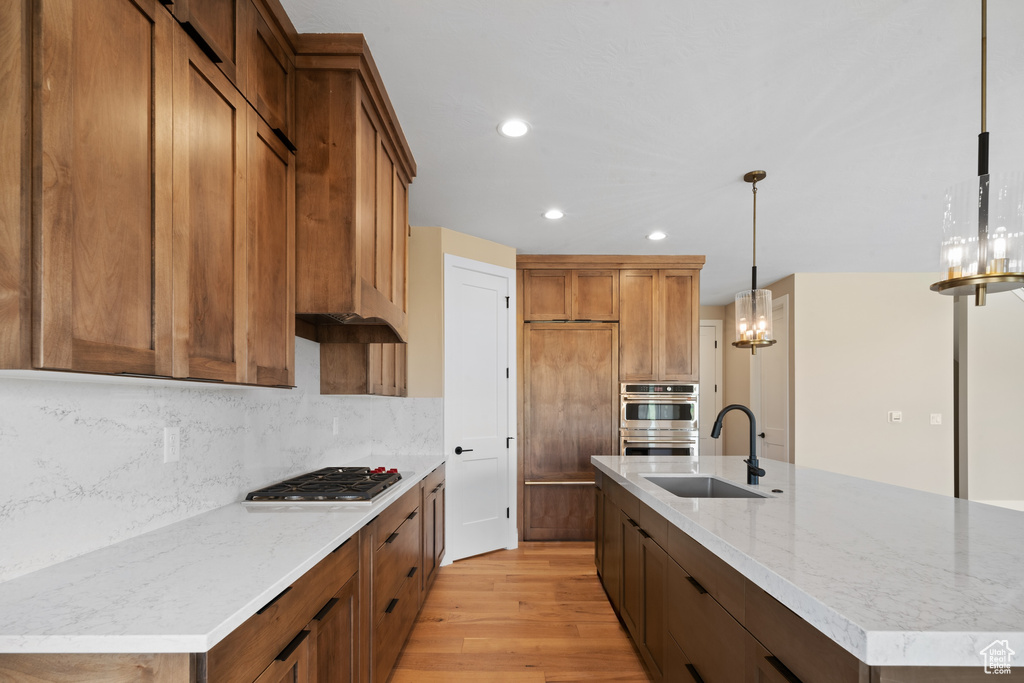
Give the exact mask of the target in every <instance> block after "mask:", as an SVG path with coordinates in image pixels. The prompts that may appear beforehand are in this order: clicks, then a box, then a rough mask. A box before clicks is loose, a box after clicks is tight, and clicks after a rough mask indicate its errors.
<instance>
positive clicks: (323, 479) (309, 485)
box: [245, 467, 402, 502]
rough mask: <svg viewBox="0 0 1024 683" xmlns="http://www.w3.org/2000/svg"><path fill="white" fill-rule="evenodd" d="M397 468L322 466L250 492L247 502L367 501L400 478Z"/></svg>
mask: <svg viewBox="0 0 1024 683" xmlns="http://www.w3.org/2000/svg"><path fill="white" fill-rule="evenodd" d="M401 478H402V475H401V474H399V473H398V471H397V470H390V471H384V468H383V467H377V468H375V469H372V470H371V469H370V468H369V467H325V468H324V469H322V470H317V471H315V472H309V473H307V474H300V475H299V476H297V477H292V478H291V479H286V480H285V481H282V482H279V483H277V484H272V485H270V486H267V487H264V488H262V489H259V490H258V491H253V492H252V493H250V494H249V495H247V496H246V497H245V499H246V500H250V501H258V502H262V501H303V500H310V501H361V500H370V499H371V498H373V497H374V496H376V495H377V494H379V493H381V492H383V491H384V490H385V489H387V488H388V487H390V486H393V485H395V484H397V483H398V482H399V480H401Z"/></svg>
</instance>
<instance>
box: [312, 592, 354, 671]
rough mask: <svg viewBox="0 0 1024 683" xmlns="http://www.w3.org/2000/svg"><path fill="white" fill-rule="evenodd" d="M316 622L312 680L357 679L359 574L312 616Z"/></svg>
mask: <svg viewBox="0 0 1024 683" xmlns="http://www.w3.org/2000/svg"><path fill="white" fill-rule="evenodd" d="M313 619H314V621H315V622H316V630H315V634H316V637H315V641H316V642H315V644H316V666H315V667H314V669H315V671H316V678H315V679H314V680H315V681H318V682H327V681H330V683H356V681H358V680H359V577H358V576H353V577H352V578H351V579H349V580H348V581H347V582H346V583H345V585H344V586H342V588H341V590H339V591H338V593H337V594H336V595H335V596H334V597H333V598H331V600H329V601H328V603H327V604H326V605H324V608H323V609H321V610H320V612H319V613H318V614H317V615H316V616H315V617H314V618H313Z"/></svg>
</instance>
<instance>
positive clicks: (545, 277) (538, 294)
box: [520, 270, 572, 321]
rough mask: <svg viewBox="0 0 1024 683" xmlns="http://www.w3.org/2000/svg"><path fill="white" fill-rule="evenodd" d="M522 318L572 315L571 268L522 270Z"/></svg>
mask: <svg viewBox="0 0 1024 683" xmlns="http://www.w3.org/2000/svg"><path fill="white" fill-rule="evenodd" d="M520 272H521V273H522V278H523V320H526V321H530V320H569V319H570V318H571V317H572V271H571V270H523V271H520Z"/></svg>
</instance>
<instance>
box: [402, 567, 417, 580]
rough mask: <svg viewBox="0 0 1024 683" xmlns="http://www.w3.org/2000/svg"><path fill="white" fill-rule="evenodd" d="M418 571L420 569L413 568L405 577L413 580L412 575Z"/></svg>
mask: <svg viewBox="0 0 1024 683" xmlns="http://www.w3.org/2000/svg"><path fill="white" fill-rule="evenodd" d="M417 569H419V567H413V568H412V569H410V570H409V573H408V574H406V575H405V576H406V578H410V579H411V578H412V575H413V574H415V573H416V570H417Z"/></svg>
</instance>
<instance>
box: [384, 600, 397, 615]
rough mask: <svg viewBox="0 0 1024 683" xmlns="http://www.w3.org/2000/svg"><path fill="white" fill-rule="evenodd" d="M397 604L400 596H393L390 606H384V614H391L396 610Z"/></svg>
mask: <svg viewBox="0 0 1024 683" xmlns="http://www.w3.org/2000/svg"><path fill="white" fill-rule="evenodd" d="M397 604H398V598H391V602H389V603H388V606H387V607H385V608H384V614H391V613H392V612H393V611H395V605H397Z"/></svg>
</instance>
